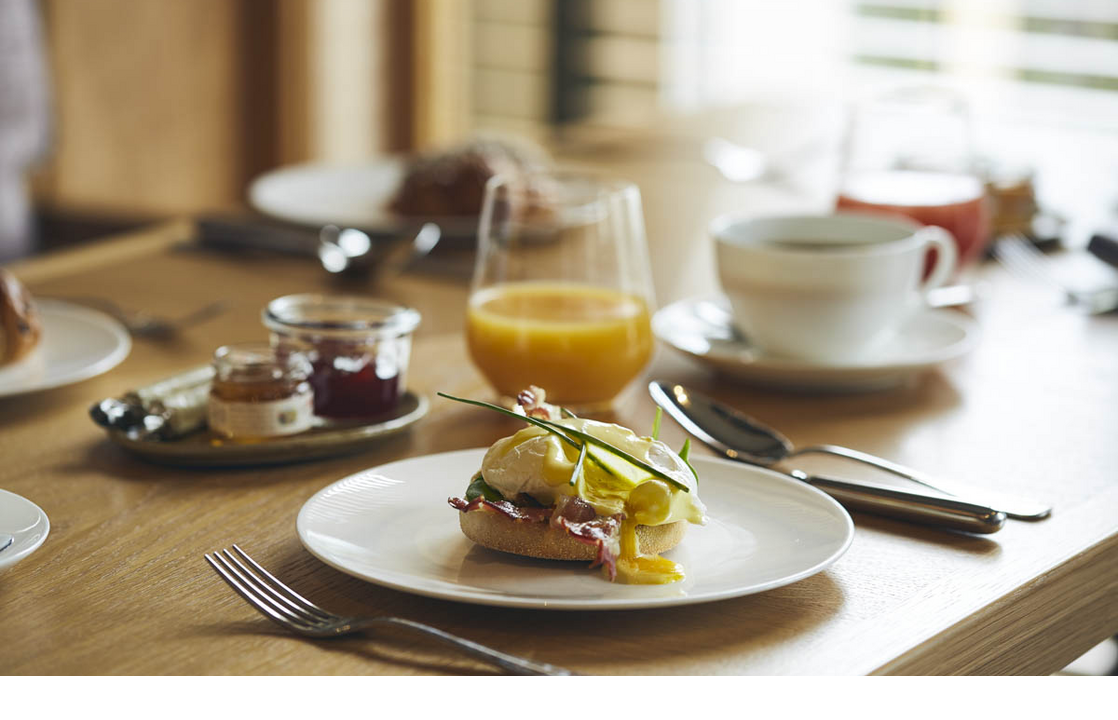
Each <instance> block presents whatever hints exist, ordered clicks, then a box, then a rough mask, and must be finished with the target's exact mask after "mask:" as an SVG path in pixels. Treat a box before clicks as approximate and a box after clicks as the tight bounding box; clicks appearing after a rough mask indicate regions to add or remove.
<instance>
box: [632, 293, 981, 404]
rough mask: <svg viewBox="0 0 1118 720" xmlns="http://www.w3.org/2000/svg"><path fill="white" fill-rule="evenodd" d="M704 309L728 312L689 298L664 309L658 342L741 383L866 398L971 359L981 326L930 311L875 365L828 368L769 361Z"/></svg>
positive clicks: (655, 324)
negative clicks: (963, 358)
mask: <svg viewBox="0 0 1118 720" xmlns="http://www.w3.org/2000/svg"><path fill="white" fill-rule="evenodd" d="M702 303H714V304H715V305H720V306H723V307H725V305H726V303H725V300H724V299H722V298H720V297H716V296H712V297H700V298H689V299H686V300H680V301H678V302H675V303H672V304H671V305H668V306H666V307H664V308H661V309H660V310H659V311H657V313H656V314H655V315H654V316H653V318H652V330H653V332H654V333H655V334H656V336H657V337H658V338H660V339H661V340H662V341H664V342H665V343H667V344H668V345H669V346H671V347H672V348H674V349H675V350H677V351H679V352H680V353H683V354H684V355H686V356H688V357H690V358H692V359H694V360H696V361H698V362H700V363H702V364H704V365H706V366H708V367H710V368H712V369H714V370H715V371H717V372H719V373H721V374H723V375H725V376H727V377H731V378H734V379H737V380H742V381H745V382H750V383H754V384H759V385H768V386H775V387H781V388H790V389H800V390H829V391H838V392H861V391H871V390H885V389H889V388H892V387H896V386H898V385H900V384H902V383H904V382H905V381H907V380H908V379H910V378H911V377H912V376H914V375H916V374H918V373H921V372H926V371H928V370H930V369H932V368H934V367H936V366H938V365H940V364H941V363H944V362H946V361H948V360H952V359H954V358H957V357H959V356H961V355H963V354H965V353H967V352H968V351H969V350H970V349H971V348H972V347H973V346H974V343H975V342H976V340H977V338H978V326H977V324H976V323H975V322H974V321H973V320H971V319H970V318H968V317H966V316H965V315H962V314H960V313H958V312H954V311H951V310H933V309H929V310H925V311H923V312H920V313H918V314H917V315H915V316H914V317H912V318H911V319H910V320H909V321H908V322H906V323H905V324H904V325H903V326H902V327H901V329H900V331H899V332H898V334H897V336H896V337H895V338H894V339H893V340H892V341H891V342H890V343H889V345H888V346H886V347H885V348H883V349H882V350H881V351H880V352H879V353H877V354H876V355H875V356H873V357H872V358H870V359H866V360H861V361H850V362H846V363H834V364H828V363H824V362H818V361H811V360H798V359H792V358H784V357H774V356H771V355H766V354H765V353H764V352H763V351H761V350H760V349H759V348H756V347H754V346H752V345H749V344H748V343H747V342H743V341H740V340H734V339H731V338H730V337H729V336H728V334H727V333H726V332H725V329H724V328H720V327H718V326H716V325H714V324H712V323H711V322H710V321H709V320H706V319H704V313H703V312H702V311H701V310H700V307H701V304H702Z"/></svg>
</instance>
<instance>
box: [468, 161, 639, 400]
mask: <svg viewBox="0 0 1118 720" xmlns="http://www.w3.org/2000/svg"><path fill="white" fill-rule="evenodd" d="M652 307H653V296H652V274H651V269H650V267H649V261H648V247H647V244H646V241H645V232H644V217H643V214H642V211H641V198H640V192H639V191H638V190H637V187H636V186H635V185H633V184H632V183H628V182H623V181H612V180H602V179H595V178H591V177H588V176H580V175H575V174H552V175H548V176H538V177H519V178H513V177H504V176H497V177H494V178H492V179H491V180H490V181H489V184H488V185H487V187H486V193H485V201H484V204H483V206H482V214H481V220H480V223H479V226H478V256H477V264H476V266H475V269H474V276H473V284H472V287H471V292H470V299H469V302H468V307H467V313H466V337H467V342H468V345H469V350H470V356H471V358H472V359H473V361H474V363H475V364H476V365H477V367H478V368H479V369H480V370H481V372H482V374H483V375H484V376H485V378H486V379H487V380H488V381H489V383H490V384H491V385H492V386H493V387H494V388H495V389H496V390H497V391H498V392H499V393H501V394H503V395H505V396H508V397H515V396H516V394H517V393H518V392H520V391H521V390H523V389H525V388H526V387H528V386H529V385H536V386H538V387H540V388H543V389H544V390H545V391H546V392H547V400H548V402H552V403H556V404H560V405H563V406H565V407H568V408H571V409H572V410H579V409H580V410H582V411H584V412H586V411H593V410H604V409H607V408H608V407H609V406H610V405H611V403H612V401H613V399H614V398H616V397H617V395H618V394H619V393H620V392H621V391H622V390H623V389H624V388H625V386H626V385H628V384H629V383H630V382H631V381H632V380H634V379H635V378H636V377H637V376H638V375H639V374H640V373H641V371H642V370H643V369H644V367H645V365H647V364H648V361H649V359H650V358H651V356H652V348H653V340H652V330H651V325H650V319H649V314H650V310H651V308H652Z"/></svg>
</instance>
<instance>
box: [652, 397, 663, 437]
mask: <svg viewBox="0 0 1118 720" xmlns="http://www.w3.org/2000/svg"><path fill="white" fill-rule="evenodd" d="M663 419H664V408H662V407H660V406H659V405H657V406H656V419H655V420H653V421H652V439H653V440H659V439H660V421H661V420H663Z"/></svg>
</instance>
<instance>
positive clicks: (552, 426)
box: [435, 392, 694, 492]
mask: <svg viewBox="0 0 1118 720" xmlns="http://www.w3.org/2000/svg"><path fill="white" fill-rule="evenodd" d="M435 394H436V395H438V396H439V397H444V398H446V399H447V400H455V401H457V402H460V403H466V404H467V405H476V406H477V407H483V408H489V409H490V410H496V411H497V412H499V413H503V414H505V415H509V416H511V417H514V418H516V419H517V420H523V421H524V422H527V423H530V424H532V425H535V426H537V427H541V428H543V429H544V430H547V431H548V432H550V433H553V434H554V435H557V436H558V437H559V438H560V439H562V440H563V441H564V442H566V443H567V444H569V445H570V446H571V447H576V448H579V452H580V453H581V452H582V449H583V447H585V445H586V443H588V442H589V443H593V444H594V445H597V446H599V447H603V448H605V449H606V450H608V451H610V452H611V453H613V454H614V455H616V456H618V457H619V458H621V459H622V460H624V461H626V462H627V463H629V464H630V465H634V466H636V467H638V468H640V469H641V470H644V471H645V472H646V473H648V474H649V475H652V476H653V477H657V478H660V479H661V480H664V481H666V482H667V483H668V484H669V485H672V486H674V487H676V488H677V489H679V490H682V491H683V492H691V488H689V487H687V486H686V485H684V484H683V483H681V482H680V481H678V480H676V479H675V478H673V477H672V476H670V475H668V474H667V473H665V472H664V471H663V470H660V469H658V468H655V467H653V466H652V465H649V464H648V463H646V462H644V461H643V460H640V459H638V458H635V457H633V456H632V455H630V454H629V453H627V452H625V451H624V450H622V449H621V448H619V447H615V446H613V445H611V444H610V443H608V442H606V441H605V440H602V439H600V438H597V437H594V436H593V435H591V434H589V433H584V432H582V431H581V430H575V429H574V428H569V427H566V426H565V425H560V424H558V423H556V422H554V421H553V420H540V419H539V418H534V417H529V416H528V415H520V414H518V413H514V412H513V411H512V410H506V409H505V408H503V407H501V406H500V405H494V404H492V403H487V402H482V401H480V400H467V399H466V398H460V397H454V396H453V395H447V394H446V393H444V392H438V393H435ZM572 438H578V439H579V440H582V443H581V444H580V443H577V442H575V441H574V440H573V439H572ZM599 464H600V463H599ZM692 472H694V470H693V469H692Z"/></svg>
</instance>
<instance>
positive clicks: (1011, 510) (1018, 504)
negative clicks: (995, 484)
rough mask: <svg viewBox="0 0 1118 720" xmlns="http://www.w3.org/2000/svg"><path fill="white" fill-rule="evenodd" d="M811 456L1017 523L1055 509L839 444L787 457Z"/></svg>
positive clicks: (814, 448) (804, 448)
mask: <svg viewBox="0 0 1118 720" xmlns="http://www.w3.org/2000/svg"><path fill="white" fill-rule="evenodd" d="M808 454H820V455H835V456H838V457H843V458H846V459H848V460H854V461H855V462H860V463H863V464H865V465H870V466H872V467H876V468H878V469H880V470H884V471H886V472H889V473H892V474H894V475H897V476H899V477H903V478H905V479H907V480H911V481H913V482H915V483H918V484H920V485H923V486H924V487H926V488H931V489H932V490H935V491H937V492H941V493H946V494H948V495H954V496H957V497H966V498H970V499H973V500H976V501H977V502H981V503H984V504H987V505H989V506H990V507H995V508H998V509H999V510H1001V511H1003V512H1004V513H1005V514H1006V515H1007V516H1009V517H1011V518H1016V519H1018V520H1041V519H1043V518H1046V517H1048V516H1049V515H1051V514H1052V508H1051V507H1049V506H1047V505H1044V504H1042V503H1038V502H1035V501H1032V500H1026V499H1023V498H1019V497H1015V496H1010V495H1003V494H994V493H991V492H988V491H986V490H982V491H978V490H971V489H970V488H963V487H958V486H956V487H952V486H949V485H947V484H946V483H944V482H943V481H941V480H933V479H932V478H930V477H928V476H927V475H925V474H923V473H921V472H918V471H916V470H913V469H912V468H909V467H905V466H904V465H900V464H898V463H895V462H892V461H889V460H886V459H884V458H880V457H877V456H876V455H870V454H869V453H864V452H860V451H858V450H852V449H850V448H846V447H841V446H839V445H810V446H807V447H802V448H796V449H795V450H793V451H792V452H791V453H789V454H788V457H792V456H793V455H808Z"/></svg>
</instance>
